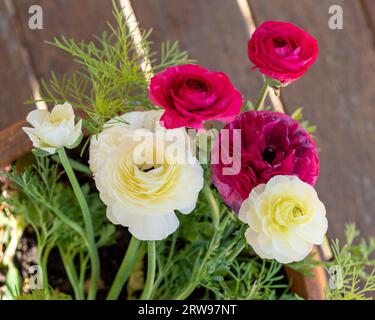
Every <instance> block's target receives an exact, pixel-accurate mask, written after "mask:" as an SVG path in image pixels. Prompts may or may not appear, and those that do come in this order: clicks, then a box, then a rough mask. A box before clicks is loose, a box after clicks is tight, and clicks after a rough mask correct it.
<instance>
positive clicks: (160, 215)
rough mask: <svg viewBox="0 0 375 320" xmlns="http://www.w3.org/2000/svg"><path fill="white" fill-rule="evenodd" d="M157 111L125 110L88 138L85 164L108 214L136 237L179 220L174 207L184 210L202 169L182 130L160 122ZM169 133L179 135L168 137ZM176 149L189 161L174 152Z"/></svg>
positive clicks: (168, 229)
mask: <svg viewBox="0 0 375 320" xmlns="http://www.w3.org/2000/svg"><path fill="white" fill-rule="evenodd" d="M161 115H162V111H155V110H154V111H145V112H130V113H126V114H124V115H122V116H121V117H119V118H120V119H113V120H111V121H109V122H108V123H107V125H106V126H105V129H104V130H103V131H102V132H101V133H100V134H99V135H97V136H93V137H92V140H91V144H90V160H89V163H90V168H91V170H92V171H93V174H94V179H95V183H96V186H97V188H98V190H99V192H100V197H101V199H102V200H103V202H104V203H105V204H106V205H107V217H108V219H109V220H110V221H111V222H112V223H115V224H121V225H123V226H126V227H129V232H130V233H131V234H133V235H134V236H135V237H136V238H138V239H140V240H161V239H164V238H166V237H167V236H168V235H170V234H172V233H173V232H174V231H175V230H176V229H177V227H178V225H179V220H178V219H177V217H176V214H175V210H178V211H180V212H182V213H183V214H188V213H190V212H191V211H192V210H193V209H194V208H195V205H196V202H197V198H198V194H199V192H200V190H201V189H202V187H203V170H202V167H201V166H200V164H199V163H198V161H197V160H196V159H195V158H194V157H193V156H192V155H191V151H190V149H189V147H188V140H187V137H188V136H187V134H186V132H185V130H184V129H183V128H179V129H173V130H167V129H165V128H163V127H161V126H160V124H159V120H160V117H161ZM172 135H173V136H174V137H175V136H179V137H184V139H180V140H178V139H177V140H173V139H171V141H169V139H167V138H168V137H169V136H172ZM140 136H143V137H144V138H145V139H138V138H139V137H140ZM148 138H150V140H147V139H148ZM160 138H162V141H161V140H160ZM157 139H159V140H157ZM172 140H173V141H172ZM146 141H148V142H149V143H146ZM176 141H177V142H176ZM152 142H153V143H152ZM171 150H175V151H176V152H172V151H171ZM179 151H182V153H181V154H180V155H182V154H183V152H185V153H186V154H185V156H187V157H188V158H189V160H190V161H189V162H186V161H181V160H182V156H177V157H176V153H179ZM147 155H151V162H147V161H146V160H148V158H147Z"/></svg>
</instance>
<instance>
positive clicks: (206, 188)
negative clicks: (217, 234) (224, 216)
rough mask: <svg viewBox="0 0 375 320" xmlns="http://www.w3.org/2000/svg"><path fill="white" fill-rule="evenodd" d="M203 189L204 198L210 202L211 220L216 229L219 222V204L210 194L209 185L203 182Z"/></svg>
mask: <svg viewBox="0 0 375 320" xmlns="http://www.w3.org/2000/svg"><path fill="white" fill-rule="evenodd" d="M203 190H204V195H205V196H206V199H207V201H208V203H209V204H210V207H211V213H212V221H213V223H214V227H215V229H217V228H218V227H219V224H220V209H219V205H218V203H217V201H216V199H215V197H214V195H213V194H212V190H211V188H210V186H209V185H208V184H207V183H205V184H204V187H203Z"/></svg>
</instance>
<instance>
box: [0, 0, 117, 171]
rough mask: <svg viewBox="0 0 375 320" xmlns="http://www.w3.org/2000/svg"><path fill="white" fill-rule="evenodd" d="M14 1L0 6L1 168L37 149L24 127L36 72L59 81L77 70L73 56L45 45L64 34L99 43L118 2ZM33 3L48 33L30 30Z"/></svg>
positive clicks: (68, 0) (87, 0) (36, 75)
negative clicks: (38, 10) (31, 82)
mask: <svg viewBox="0 0 375 320" xmlns="http://www.w3.org/2000/svg"><path fill="white" fill-rule="evenodd" d="M10 1H11V0H6V2H8V3H11V4H12V5H10V6H6V5H5V4H6V2H0V18H1V23H0V50H1V59H0V88H1V94H0V130H1V129H3V131H1V136H0V150H2V154H1V157H0V166H3V165H7V164H9V163H10V162H11V161H13V160H15V159H17V158H18V157H19V156H21V155H22V154H24V153H25V152H27V151H29V150H30V148H31V144H30V143H29V141H28V138H27V136H26V135H25V134H24V132H23V131H22V130H21V126H20V125H19V124H20V123H21V122H20V121H23V120H24V119H25V116H26V114H27V113H28V112H29V111H30V109H31V108H30V107H27V106H25V105H24V101H25V100H27V99H28V98H31V97H32V95H33V91H32V89H31V86H30V74H31V73H32V77H34V78H37V79H41V78H44V79H49V78H50V74H51V71H52V70H53V71H54V72H55V74H56V75H57V76H58V77H59V76H62V75H63V74H64V73H70V72H72V71H73V70H75V69H76V68H77V64H76V63H75V62H74V61H73V59H72V58H71V56H70V55H68V54H67V53H64V52H63V51H61V50H59V49H56V48H54V47H52V46H50V45H47V44H46V43H45V42H46V41H50V40H52V39H53V38H54V37H55V36H61V35H64V36H65V37H67V38H74V39H76V40H84V41H89V40H94V37H93V35H94V34H97V35H100V34H101V33H102V32H103V31H105V30H106V29H107V21H111V22H113V18H112V3H111V1H107V0H100V1H97V0H85V1H75V0H54V1H48V0H39V1H34V0H17V1H14V2H10ZM33 4H37V5H40V6H41V7H42V9H43V27H44V29H42V30H31V29H29V27H28V19H29V14H28V9H29V7H30V6H31V5H33ZM9 8H13V10H10V9H9ZM7 135H9V137H8V138H7Z"/></svg>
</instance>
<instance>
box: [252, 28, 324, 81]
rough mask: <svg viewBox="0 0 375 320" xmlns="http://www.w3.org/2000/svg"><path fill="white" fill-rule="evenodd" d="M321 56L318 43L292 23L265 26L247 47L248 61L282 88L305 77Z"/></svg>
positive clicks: (256, 31)
mask: <svg viewBox="0 0 375 320" xmlns="http://www.w3.org/2000/svg"><path fill="white" fill-rule="evenodd" d="M318 52H319V49H318V42H317V41H316V39H314V38H313V37H312V36H310V35H309V34H308V33H307V32H306V31H304V30H302V29H300V28H298V27H296V26H295V25H293V24H291V23H289V22H277V21H267V22H264V23H263V24H262V25H260V26H259V27H258V28H257V29H256V30H255V32H254V34H253V35H252V37H251V38H250V40H249V43H248V55H249V59H250V61H251V62H252V63H254V65H255V68H257V69H259V71H260V72H261V73H263V74H264V75H266V76H267V77H269V78H272V79H276V80H278V81H280V82H281V83H282V84H289V83H291V82H293V81H295V80H297V79H298V78H300V77H302V76H303V75H304V74H305V72H306V71H307V70H308V69H309V68H310V66H311V65H312V64H313V63H314V62H315V61H316V59H317V57H318Z"/></svg>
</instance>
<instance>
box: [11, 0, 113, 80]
mask: <svg viewBox="0 0 375 320" xmlns="http://www.w3.org/2000/svg"><path fill="white" fill-rule="evenodd" d="M33 4H38V5H40V6H41V7H42V8H43V27H44V28H43V29H42V30H31V29H29V27H28V18H29V14H28V9H29V7H30V6H31V5H33ZM16 6H17V11H18V15H19V21H20V23H21V26H22V31H23V34H24V38H25V43H26V46H27V48H28V50H29V52H30V56H31V60H32V63H33V65H34V68H35V71H36V75H37V77H38V78H39V79H40V78H44V79H48V78H49V77H50V74H51V71H54V72H55V73H56V75H58V76H61V75H63V74H64V73H70V72H72V71H74V70H75V69H76V68H77V65H76V63H75V62H74V61H73V59H72V57H71V56H70V55H69V54H67V53H65V52H63V51H61V50H59V49H57V48H54V47H52V46H50V45H48V44H46V41H51V40H52V39H53V38H54V37H59V36H65V37H66V38H68V39H69V38H73V39H75V40H77V41H90V40H94V37H93V36H94V35H100V34H101V33H102V32H103V31H105V30H107V29H108V28H107V21H111V22H113V17H112V2H111V1H108V0H84V1H77V0H53V1H50V0H38V1H35V0H17V1H16Z"/></svg>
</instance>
